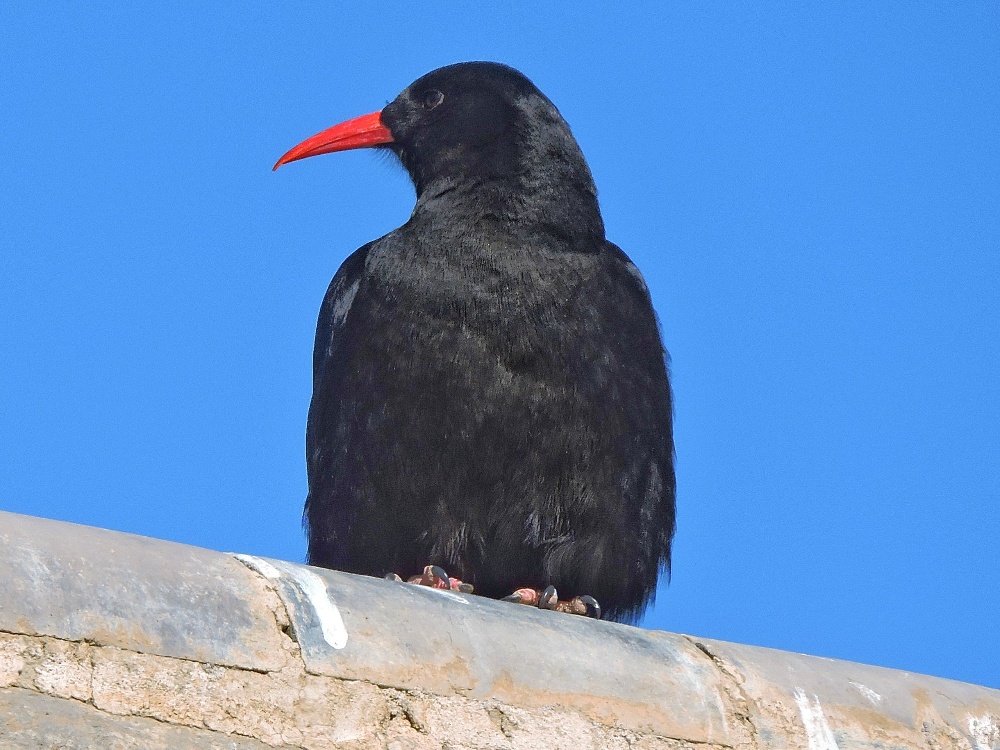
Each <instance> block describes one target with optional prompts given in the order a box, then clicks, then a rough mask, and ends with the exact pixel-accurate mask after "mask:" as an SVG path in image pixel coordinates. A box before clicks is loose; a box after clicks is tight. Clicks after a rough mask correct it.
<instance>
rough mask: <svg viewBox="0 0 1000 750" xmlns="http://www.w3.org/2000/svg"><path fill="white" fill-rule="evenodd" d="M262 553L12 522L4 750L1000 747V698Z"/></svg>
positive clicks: (4, 593) (8, 531)
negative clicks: (230, 551) (322, 567)
mask: <svg viewBox="0 0 1000 750" xmlns="http://www.w3.org/2000/svg"><path fill="white" fill-rule="evenodd" d="M238 557H239V559H236V558H235V557H233V556H230V555H224V554H221V553H217V552H211V551H208V550H201V549H196V548H192V547H188V546H185V545H179V544H172V543H169V542H162V541H157V540H152V539H143V538H140V537H134V536H130V535H127V534H117V533H113V532H109V531H102V530H100V529H92V528H87V527H83V526H74V525H72V524H64V523H58V522H54V521H44V520H41V519H35V518H28V517H25V516H17V515H13V514H9V513H0V584H2V585H0V748H6V747H13V748H28V747H30V748H36V747H39V748H40V747H67V748H77V747H80V748H82V747H94V748H101V749H102V750H105V749H106V748H118V747H122V748H125V747H152V748H161V747H162V748H173V747H192V748H203V747H204V748H216V747H218V748H258V747H263V746H264V745H262V744H261V743H264V744H265V745H266V746H269V747H290V748H303V749H304V750H306V749H307V750H328V749H329V748H341V749H342V750H343V749H344V748H351V749H357V750H361V749H362V748H386V749H387V750H407V749H411V750H413V749H418V748H419V749H421V750H423V749H424V748H426V749H427V750H432V749H433V750H443V749H444V748H448V749H449V750H461V749H462V748H469V749H470V750H472V749H476V750H486V749H487V748H489V749H490V750H496V749H498V748H519V749H524V750H536V749H537V750H541V749H542V748H545V750H549V749H550V748H567V750H588V748H595V749H597V748H613V749H614V750H765V749H770V748H774V749H775V750H862V749H864V750H902V749H903V748H908V749H912V750H1000V691H996V690H990V689H987V688H983V687H978V686H975V685H967V684H964V683H958V682H953V681H950V680H942V679H938V678H933V677H926V676H922V675H913V674H907V673H904V672H898V671H894V670H887V669H881V668H877V667H871V666H865V665H861V664H852V663H848V662H841V661H835V660H831V659H821V658H817V657H810V656H803V655H800V654H791V653H787V652H781V651H773V650H770V649H762V648H755V647H750V646H740V645H737V644H730V643H721V642H717V641H708V640H699V639H695V638H690V637H688V636H680V635H674V634H670V633H662V632H656V631H644V630H639V629H637V628H630V627H626V626H622V625H615V624H611V623H602V622H594V621H592V620H587V619H585V618H575V617H571V616H568V615H562V614H558V613H553V612H542V611H538V610H536V609H532V608H529V607H522V606H519V605H512V604H506V603H501V602H493V601H488V600H483V599H479V598H477V597H470V596H465V595H459V594H453V593H451V592H440V591H434V590H430V589H425V588H419V587H414V586H409V585H406V584H398V583H390V582H387V581H382V580H377V579H371V578H365V577H359V576H352V575H346V574H343V573H337V572H334V571H325V570H320V569H315V568H309V567H306V566H302V565H294V564H292V563H287V562H282V561H276V560H264V559H261V558H254V557H250V556H238ZM115 743H118V744H115ZM130 743H131V744H130Z"/></svg>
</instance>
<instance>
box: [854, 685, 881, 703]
mask: <svg viewBox="0 0 1000 750" xmlns="http://www.w3.org/2000/svg"><path fill="white" fill-rule="evenodd" d="M851 685H853V686H854V687H855V688H857V690H858V692H859V693H861V694H862V695H863V696H865V698H867V699H868V700H870V701H871V702H872V705H873V706H877V705H878V704H879V703H881V702H882V696H881V695H879V694H878V693H876V692H875V691H874V690H872V689H871V688H870V687H868V686H867V685H862V684H861V683H860V682H854V681H853V680H852V681H851Z"/></svg>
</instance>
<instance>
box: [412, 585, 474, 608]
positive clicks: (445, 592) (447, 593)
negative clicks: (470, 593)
mask: <svg viewBox="0 0 1000 750" xmlns="http://www.w3.org/2000/svg"><path fill="white" fill-rule="evenodd" d="M410 585H411V586H412V585H413V584H410ZM420 588H421V589H422V590H423V591H433V592H434V593H435V594H440V595H441V596H443V597H445V598H446V599H451V600H452V601H456V602H461V603H462V604H465V605H468V603H469V600H468V599H466V598H465V597H464V596H462V595H461V594H456V593H455V592H454V591H449V590H448V589H436V588H434V587H433V586H421V587H420Z"/></svg>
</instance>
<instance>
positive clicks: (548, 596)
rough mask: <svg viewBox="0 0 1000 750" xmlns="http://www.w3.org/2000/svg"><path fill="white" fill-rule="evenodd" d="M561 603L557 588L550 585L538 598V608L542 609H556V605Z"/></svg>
mask: <svg viewBox="0 0 1000 750" xmlns="http://www.w3.org/2000/svg"><path fill="white" fill-rule="evenodd" d="M558 603H559V592H557V591H556V587H555V586H553V585H552V584H549V585H548V586H546V587H545V591H543V592H542V595H541V596H540V597H538V606H539V607H540V608H541V609H555V606H556V604H558Z"/></svg>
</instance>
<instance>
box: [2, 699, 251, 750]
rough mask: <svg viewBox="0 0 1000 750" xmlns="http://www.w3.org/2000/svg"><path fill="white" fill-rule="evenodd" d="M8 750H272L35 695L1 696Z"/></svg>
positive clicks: (247, 741) (239, 739) (238, 739)
mask: <svg viewBox="0 0 1000 750" xmlns="http://www.w3.org/2000/svg"><path fill="white" fill-rule="evenodd" d="M0 739H2V747H3V748H4V750H53V749H54V748H59V750H89V749H90V748H101V749H102V750H270V748H271V746H270V745H266V744H264V743H263V742H258V741H257V740H251V739H247V738H245V737H227V736H226V735H219V734H216V733H215V732H199V731H197V730H194V729H188V728H187V727H177V726H171V725H170V724H164V723H162V722H159V721H154V720H152V719H133V718H127V719H126V718H122V717H118V716H108V715H107V714H106V713H104V712H102V711H99V710H98V709H96V708H94V707H93V706H88V705H87V704H86V703H78V702H77V701H64V700H59V699H57V698H51V697H49V696H47V695H42V694H40V693H34V692H31V691H29V690H20V689H16V688H15V689H12V690H0Z"/></svg>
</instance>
